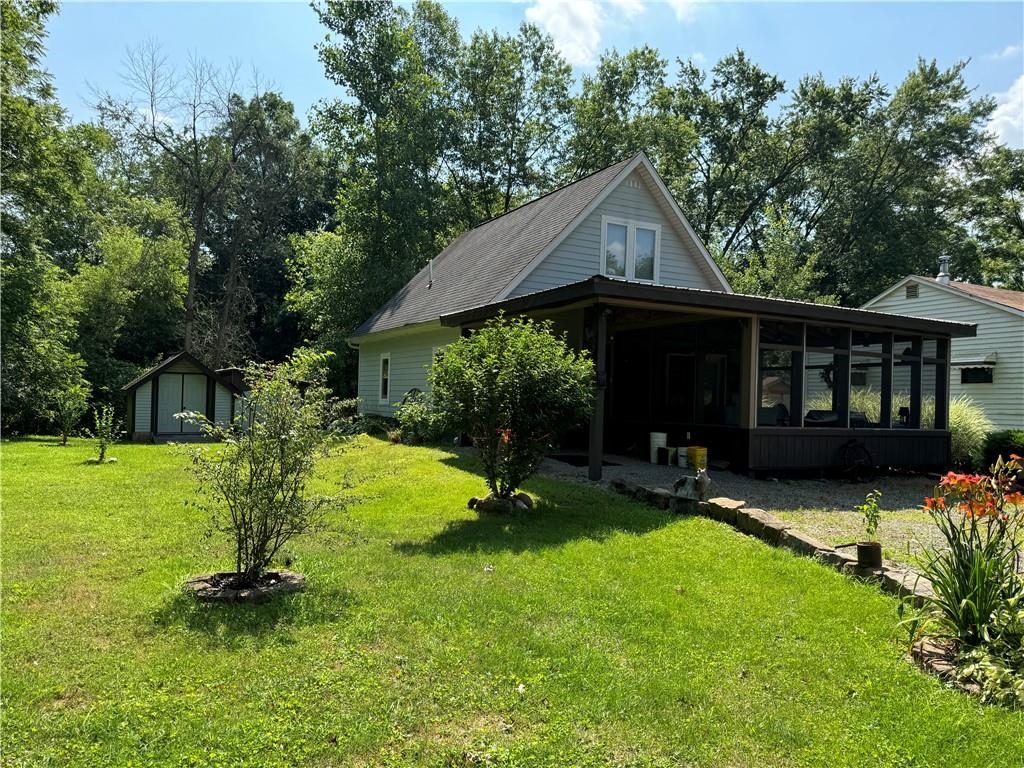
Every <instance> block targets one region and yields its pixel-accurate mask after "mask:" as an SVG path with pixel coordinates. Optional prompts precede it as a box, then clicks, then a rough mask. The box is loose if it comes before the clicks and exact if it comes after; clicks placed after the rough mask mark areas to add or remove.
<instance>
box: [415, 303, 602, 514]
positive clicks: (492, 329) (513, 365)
mask: <svg viewBox="0 0 1024 768" xmlns="http://www.w3.org/2000/svg"><path fill="white" fill-rule="evenodd" d="M429 379H430V387H431V397H432V399H433V402H434V404H435V407H436V408H437V409H438V410H439V412H440V413H441V414H442V415H443V417H444V419H445V422H446V424H448V425H450V426H451V427H453V428H454V429H456V430H459V431H461V432H465V433H466V434H468V435H470V437H472V438H473V446H474V447H475V448H476V449H477V451H478V453H479V454H480V459H481V461H482V462H483V467H484V476H485V478H486V479H487V485H488V487H489V488H490V489H491V493H492V494H493V495H494V496H495V497H497V498H499V499H509V498H511V497H512V494H513V493H515V491H516V489H518V488H519V487H520V486H521V485H522V483H523V482H524V481H526V480H527V479H528V478H529V477H530V476H531V475H533V473H534V472H536V471H537V468H538V466H539V465H540V462H541V460H542V459H543V458H544V455H545V453H546V452H547V450H548V449H549V448H550V446H551V445H552V443H553V441H554V440H555V439H557V438H558V437H559V436H560V435H561V434H562V433H563V432H565V431H566V430H568V429H571V428H573V427H575V426H578V425H579V424H581V423H583V422H584V421H586V419H587V418H588V417H589V415H590V411H591V408H592V404H593V386H594V366H593V363H592V362H591V361H590V358H589V357H588V356H587V355H586V353H585V352H580V353H577V352H574V351H572V350H571V349H569V348H568V347H567V346H566V344H565V341H564V340H563V339H559V338H557V337H556V336H555V335H554V333H553V329H552V325H551V323H550V322H549V321H545V322H542V323H537V322H534V321H533V320H529V319H523V318H505V317H503V316H499V317H497V318H495V319H494V320H491V321H489V322H488V323H487V324H486V325H485V326H484V327H483V328H481V329H480V330H478V331H475V332H473V333H472V334H471V335H469V336H465V337H463V338H461V339H459V340H458V341H456V342H454V343H452V344H450V345H448V346H447V347H445V350H444V356H443V357H442V358H441V359H440V360H439V361H438V362H435V363H434V365H433V366H432V367H431V370H430V374H429Z"/></svg>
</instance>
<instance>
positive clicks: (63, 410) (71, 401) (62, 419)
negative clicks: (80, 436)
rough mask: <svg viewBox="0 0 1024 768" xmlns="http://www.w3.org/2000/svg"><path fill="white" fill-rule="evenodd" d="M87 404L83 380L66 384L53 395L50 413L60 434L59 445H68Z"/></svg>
mask: <svg viewBox="0 0 1024 768" xmlns="http://www.w3.org/2000/svg"><path fill="white" fill-rule="evenodd" d="M88 402H89V386H88V384H86V383H85V381H84V380H82V381H80V382H75V383H72V384H68V385H67V386H64V387H61V388H60V389H59V390H57V391H56V392H54V393H53V405H52V408H51V412H52V413H53V420H54V423H56V425H57V431H58V432H59V434H60V444H61V445H67V444H68V438H69V437H71V435H72V434H74V431H75V427H77V426H78V424H79V422H80V421H81V420H82V416H84V415H85V411H86V409H87V408H88ZM105 452H106V451H104V453H105Z"/></svg>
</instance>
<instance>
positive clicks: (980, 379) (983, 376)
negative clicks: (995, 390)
mask: <svg viewBox="0 0 1024 768" xmlns="http://www.w3.org/2000/svg"><path fill="white" fill-rule="evenodd" d="M960 383H961V384H991V383H992V369H991V368H961V369H960Z"/></svg>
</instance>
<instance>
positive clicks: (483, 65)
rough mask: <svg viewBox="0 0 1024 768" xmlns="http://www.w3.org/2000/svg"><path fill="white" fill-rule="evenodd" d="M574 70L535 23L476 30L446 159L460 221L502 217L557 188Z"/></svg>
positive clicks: (458, 79)
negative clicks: (511, 29) (504, 30)
mask: <svg viewBox="0 0 1024 768" xmlns="http://www.w3.org/2000/svg"><path fill="white" fill-rule="evenodd" d="M571 84H572V69H571V67H570V66H569V65H568V64H567V63H566V62H565V60H564V59H563V58H562V56H561V55H560V54H559V53H558V52H557V51H556V50H555V46H554V43H553V41H552V40H551V38H550V36H547V35H543V34H542V33H541V32H540V30H538V29H537V28H536V27H535V26H533V25H530V24H524V25H522V26H521V27H520V28H519V31H518V33H517V34H515V35H500V34H498V33H497V32H493V31H492V32H484V31H482V30H478V31H477V32H475V33H474V34H473V36H472V38H471V39H470V41H469V43H468V44H467V45H465V46H463V48H462V50H461V52H460V56H459V58H458V62H457V67H456V73H455V82H454V84H453V86H452V91H453V93H452V96H453V98H454V100H455V115H457V117H458V124H457V135H456V140H455V142H453V143H454V146H453V148H452V150H451V155H450V157H449V159H448V160H447V165H448V168H449V170H450V172H451V183H450V186H451V189H452V191H453V193H454V195H455V197H456V199H457V200H458V203H459V208H460V209H461V211H462V213H461V215H460V217H459V218H460V223H461V224H462V225H463V226H464V227H472V226H475V225H476V224H478V223H480V221H482V220H485V219H490V218H493V217H494V216H496V215H499V214H502V213H505V212H506V211H508V210H509V209H510V208H512V207H514V206H515V205H517V204H518V203H519V202H520V200H521V199H522V197H523V196H524V195H528V194H532V195H535V194H537V193H539V192H541V191H544V190H546V189H547V188H548V187H549V186H550V185H551V183H552V180H553V178H554V171H555V168H554V166H555V162H556V161H557V160H558V158H559V156H560V154H561V149H562V145H563V142H564V139H565V129H566V127H567V125H568V121H569V111H570V105H571V100H570V96H569V90H570V87H571Z"/></svg>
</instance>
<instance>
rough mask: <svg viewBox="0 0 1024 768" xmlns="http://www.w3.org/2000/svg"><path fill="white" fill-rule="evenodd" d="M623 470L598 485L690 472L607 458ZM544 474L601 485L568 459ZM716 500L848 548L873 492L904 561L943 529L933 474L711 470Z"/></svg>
mask: <svg viewBox="0 0 1024 768" xmlns="http://www.w3.org/2000/svg"><path fill="white" fill-rule="evenodd" d="M605 460H606V461H608V462H612V463H615V464H617V465H618V466H613V467H605V468H604V478H603V479H602V480H601V481H600V482H599V483H596V484H598V485H607V484H608V483H609V482H611V481H612V480H626V481H629V482H632V483H637V484H640V485H648V486H652V487H661V488H669V489H671V487H672V484H673V483H674V482H675V481H676V480H677V479H678V478H679V477H680V476H681V475H682V474H684V473H688V470H681V469H679V468H678V467H665V466H659V465H657V464H650V463H648V462H644V461H638V460H636V459H631V458H626V457H623V456H610V455H609V456H606V457H605ZM541 472H542V473H543V474H545V475H548V476H550V477H557V478H561V479H564V480H572V481H574V482H579V483H584V484H591V485H593V484H595V483H593V481H591V480H589V479H588V478H587V468H586V467H575V466H573V465H571V464H568V463H566V462H563V461H556V460H554V459H546V460H545V461H544V464H543V465H542V466H541ZM711 479H712V482H713V483H714V485H713V488H712V495H713V496H728V497H729V498H732V499H740V500H743V501H745V502H747V505H748V506H751V507H757V508H760V509H764V510H766V511H768V512H771V513H772V514H773V515H776V516H777V517H781V518H782V519H784V520H790V521H792V522H794V523H796V524H798V526H799V528H800V529H801V530H803V531H805V532H807V533H809V534H811V535H813V536H815V537H817V538H819V539H821V540H823V541H825V542H828V543H830V544H845V543H848V542H851V541H856V540H857V539H861V538H863V525H862V521H861V517H860V513H858V512H857V511H856V509H855V507H856V506H857V505H858V504H860V503H862V502H863V501H864V497H865V496H866V495H867V493H868V491H870V490H872V489H876V488H877V489H878V490H879V491H881V492H882V500H881V504H882V510H883V511H882V521H881V524H880V525H879V530H878V539H879V540H880V541H881V542H882V545H883V548H884V551H885V556H886V557H888V558H890V559H893V560H898V561H901V562H908V561H909V560H911V559H912V556H913V553H915V552H918V551H919V550H920V548H921V546H922V544H928V545H933V544H936V543H937V538H936V537H937V535H938V531H937V530H936V529H935V526H934V524H933V523H932V521H931V519H930V518H929V516H928V514H927V513H926V512H924V511H923V510H922V509H921V507H920V505H921V501H922V499H923V498H924V497H925V496H928V495H931V492H932V490H933V489H934V487H935V483H936V482H937V477H934V476H927V475H911V476H892V477H879V478H876V479H875V480H873V481H872V482H870V483H850V482H845V481H842V480H804V479H799V480H790V479H782V480H755V479H752V478H750V477H747V476H746V475H740V474H735V473H732V472H728V471H722V472H716V471H714V470H712V471H711Z"/></svg>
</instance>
